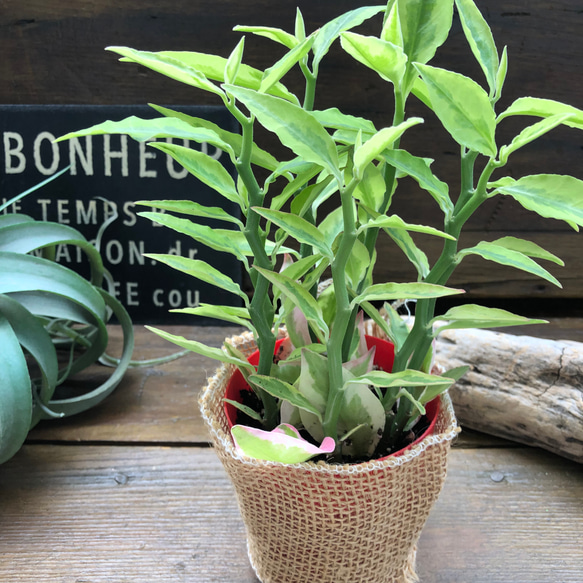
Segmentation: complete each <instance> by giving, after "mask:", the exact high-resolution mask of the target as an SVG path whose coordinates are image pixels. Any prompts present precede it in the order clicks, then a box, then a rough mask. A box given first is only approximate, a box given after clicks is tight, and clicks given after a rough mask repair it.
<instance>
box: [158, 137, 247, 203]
mask: <svg viewBox="0 0 583 583" xmlns="http://www.w3.org/2000/svg"><path fill="white" fill-rule="evenodd" d="M150 145H151V146H152V147H154V148H156V149H158V150H161V151H162V152H164V153H166V154H169V155H170V156H172V158H174V160H176V161H177V162H178V163H179V164H180V165H181V166H183V167H184V168H186V169H187V170H188V171H189V172H190V173H191V174H192V175H194V176H196V177H197V178H198V179H199V180H200V181H201V182H203V183H204V184H206V185H207V186H210V188H212V189H213V190H214V191H215V192H218V193H219V194H221V195H222V196H224V197H225V198H226V199H227V200H230V201H231V202H234V203H236V204H238V205H240V206H243V202H242V200H241V197H240V196H239V193H238V192H237V186H236V184H235V181H234V180H233V178H232V177H231V175H230V174H229V173H228V172H227V170H226V169H225V167H224V166H223V165H222V164H221V163H220V162H219V161H218V160H215V159H214V158H211V157H210V156H209V155H208V154H205V153H204V152H199V151H198V150H193V149H192V148H186V147H184V146H179V145H177V144H165V143H162V142H154V143H152V144H150Z"/></svg>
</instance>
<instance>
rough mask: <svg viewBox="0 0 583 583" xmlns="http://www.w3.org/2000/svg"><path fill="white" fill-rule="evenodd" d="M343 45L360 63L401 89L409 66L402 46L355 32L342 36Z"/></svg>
mask: <svg viewBox="0 0 583 583" xmlns="http://www.w3.org/2000/svg"><path fill="white" fill-rule="evenodd" d="M341 45H342V48H343V49H344V50H345V51H346V52H347V53H348V54H349V55H351V56H352V57H353V58H355V59H356V60H357V61H358V62H359V63H362V64H363V65H365V66H367V67H368V68H369V69H372V70H373V71H375V72H376V73H378V74H379V75H380V76H381V77H382V78H383V79H385V80H387V81H390V82H391V83H393V84H394V85H395V86H396V87H400V84H401V81H402V79H403V76H404V75H405V69H406V65H407V55H405V53H404V52H403V49H402V48H401V47H400V46H397V45H394V44H393V43H390V42H388V41H385V40H382V39H379V38H376V37H373V36H363V35H361V34H356V33H353V32H345V33H343V34H342V38H341Z"/></svg>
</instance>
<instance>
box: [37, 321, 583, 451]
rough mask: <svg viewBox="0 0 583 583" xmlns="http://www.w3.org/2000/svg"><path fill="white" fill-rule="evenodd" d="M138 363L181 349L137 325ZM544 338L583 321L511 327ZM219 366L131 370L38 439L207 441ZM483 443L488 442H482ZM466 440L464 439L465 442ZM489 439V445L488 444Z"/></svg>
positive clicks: (196, 335) (570, 334)
mask: <svg viewBox="0 0 583 583" xmlns="http://www.w3.org/2000/svg"><path fill="white" fill-rule="evenodd" d="M134 329H135V334H136V349H135V353H134V358H135V359H137V360H141V359H146V358H156V357H159V356H164V355H168V354H172V353H174V351H175V350H174V349H175V347H174V346H173V345H171V344H169V343H167V342H166V341H164V340H162V339H161V338H160V337H159V336H157V335H155V334H152V333H151V332H149V331H147V330H146V329H145V328H143V327H142V326H135V328H134ZM167 329H168V330H169V331H171V332H173V333H175V334H179V335H182V336H185V337H187V338H191V339H195V340H199V341H201V342H208V343H209V344H211V345H213V346H220V345H221V343H222V341H223V339H224V338H225V337H227V336H230V335H232V334H236V333H238V332H239V331H240V329H238V328H234V327H220V326H209V327H204V326H173V327H168V328H167ZM109 330H110V336H111V344H110V351H111V352H112V354H115V353H116V350H118V348H119V346H120V344H121V334H120V329H119V327H117V326H110V328H109ZM505 330H507V331H509V332H514V333H523V334H524V333H529V334H531V335H534V336H539V337H541V338H554V339H564V340H577V341H580V342H581V341H583V319H580V318H557V319H553V320H552V322H551V324H549V325H539V326H529V327H527V328H526V327H525V328H522V330H519V329H518V328H509V329H505ZM215 369H216V363H214V362H213V361H211V360H210V359H205V358H203V357H200V356H198V355H196V354H188V355H187V356H184V357H182V358H181V359H179V360H175V361H172V362H170V363H167V364H163V365H159V366H157V367H148V368H136V369H132V370H130V371H129V372H128V373H127V375H126V377H125V378H124V380H123V381H122V383H121V384H120V386H119V387H118V388H117V389H116V391H115V392H114V393H113V394H112V395H111V396H110V397H108V399H107V400H106V401H104V402H103V403H102V404H101V405H100V406H99V407H96V408H95V409H92V410H90V411H87V412H86V413H83V414H81V415H77V416H75V417H70V418H68V419H61V420H55V421H46V422H43V423H42V424H40V425H39V426H38V427H37V428H35V429H34V430H33V431H32V432H31V434H30V439H32V440H34V441H82V442H87V441H89V442H110V441H114V442H133V443H136V442H154V443H205V442H207V441H208V435H207V431H206V428H205V427H204V425H203V421H202V418H201V417H200V414H199V410H198V402H197V399H198V394H199V391H200V389H201V388H202V387H203V386H204V382H205V380H206V378H207V375H210V374H212V373H213V372H214V370H215ZM92 370H93V372H92V375H91V376H92V377H93V378H92V379H91V377H90V378H89V381H90V382H96V381H99V380H103V378H104V375H107V374H109V372H108V370H107V369H105V370H104V369H103V367H96V368H94V369H92ZM83 380H84V381H86V380H88V379H87V378H85V377H84V379H83ZM480 439H483V438H480ZM464 440H465V437H464V438H462V440H461V443H463V442H464ZM488 443H489V442H488V441H487V440H486V442H485V443H483V445H488Z"/></svg>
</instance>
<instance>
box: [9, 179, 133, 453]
mask: <svg viewBox="0 0 583 583" xmlns="http://www.w3.org/2000/svg"><path fill="white" fill-rule="evenodd" d="M66 171H68V168H65V169H64V170H62V171H60V172H58V173H56V174H54V175H53V176H52V177H51V178H48V179H47V180H45V181H43V182H41V183H40V184H37V185H36V186H34V187H32V188H30V189H28V190H27V191H26V192H23V193H22V194H20V195H17V196H15V197H14V198H12V199H10V200H8V201H7V202H5V203H3V204H2V205H0V213H3V212H5V211H6V210H7V209H8V207H10V206H11V205H12V204H13V203H15V202H16V201H17V200H20V199H21V198H22V197H24V196H26V195H28V194H30V193H31V192H33V191H34V190H36V189H37V188H40V187H42V186H44V185H45V184H46V183H47V182H49V181H50V180H54V179H56V178H57V177H58V176H60V175H61V174H63V173H64V172H66ZM59 245H73V246H75V247H77V248H78V249H80V250H81V251H83V252H84V253H85V255H86V257H87V259H88V263H89V268H90V275H89V277H88V278H87V279H86V278H84V277H82V276H81V275H79V274H78V273H77V272H75V271H73V270H72V269H69V268H68V267H65V266H64V265H61V264H59V263H58V262H57V261H56V260H55V258H56V255H57V253H56V249H57V247H58V246H59ZM0 272H1V273H2V277H1V278H0V346H1V347H2V355H1V356H0V381H1V382H0V463H4V462H5V461H7V460H8V459H10V458H11V457H12V456H13V455H14V454H15V453H16V452H17V451H18V450H19V449H20V447H21V446H22V444H23V443H24V441H25V439H26V436H27V435H28V432H29V431H30V429H31V428H33V427H34V426H35V425H36V424H37V423H38V422H39V421H40V420H42V419H55V418H60V417H65V416H68V415H75V414H77V413H81V412H83V411H86V410H87V409H90V408H91V407H94V406H95V405H97V404H99V403H101V402H102V401H103V399H105V398H106V397H107V396H108V395H109V394H110V393H111V392H112V391H113V390H114V389H115V388H116V387H117V385H118V384H119V382H120V381H121V379H122V378H123V375H124V374H125V371H126V370H127V368H128V366H129V365H130V361H131V356H132V352H133V346H134V331H133V327H132V321H131V319H130V317H129V315H128V313H127V311H126V310H125V308H124V307H123V305H122V304H121V303H120V302H119V301H118V300H117V299H116V298H115V297H114V296H112V295H110V294H109V293H108V292H107V291H106V290H105V289H104V288H103V287H102V283H103V280H104V276H105V275H107V273H106V270H105V268H104V266H103V261H102V259H101V255H100V254H99V251H98V249H97V248H96V247H95V246H94V245H93V244H92V243H91V242H89V241H88V240H87V239H86V238H85V237H84V236H83V235H82V234H81V233H80V232H78V231H77V230H76V229H73V228H72V227H70V226H69V225H61V224H59V223H53V222H50V221H37V220H34V219H33V218H32V217H30V216H28V215H25V214H22V213H12V214H9V213H6V214H1V215H0ZM112 315H115V317H116V318H117V321H118V323H119V324H120V326H121V329H122V333H123V350H122V355H121V357H120V359H112V358H111V357H108V356H107V355H106V354H105V351H106V349H107V344H108V338H109V336H108V331H107V327H106V324H107V323H108V321H109V319H110V317H111V316H112ZM104 359H105V360H107V361H108V362H107V364H110V365H111V366H113V367H114V370H113V372H112V374H111V375H110V376H109V378H108V379H107V380H106V381H104V382H103V383H101V384H100V385H99V386H97V387H92V388H89V390H87V391H85V392H83V393H81V394H76V393H71V392H70V391H67V381H68V380H69V379H70V378H71V377H73V376H74V375H76V374H77V373H79V372H81V371H83V370H85V369H86V368H87V367H89V366H90V365H92V364H94V363H96V362H98V361H100V362H102V361H103V360H104Z"/></svg>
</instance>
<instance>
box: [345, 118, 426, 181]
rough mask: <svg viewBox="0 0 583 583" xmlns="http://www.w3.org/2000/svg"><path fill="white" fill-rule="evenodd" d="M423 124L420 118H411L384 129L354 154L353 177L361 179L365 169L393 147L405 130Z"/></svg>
mask: <svg viewBox="0 0 583 583" xmlns="http://www.w3.org/2000/svg"><path fill="white" fill-rule="evenodd" d="M420 123H423V120H422V119H421V118H420V117H412V118H410V119H408V120H407V121H404V122H403V123H400V124H399V125H398V126H394V127H389V128H384V129H382V130H380V131H379V132H377V133H376V134H375V135H374V136H372V138H370V139H369V140H367V141H366V142H365V143H364V144H363V145H362V146H361V147H360V148H357V149H356V150H355V152H354V175H355V177H356V178H362V176H363V174H364V170H365V168H366V167H367V166H368V165H369V164H370V163H371V162H372V161H373V160H375V159H376V158H378V157H379V156H381V154H383V152H384V151H385V150H387V149H390V148H392V147H393V143H394V142H395V140H397V139H398V138H400V137H401V136H402V135H403V134H404V133H405V131H406V130H407V129H409V128H410V127H413V126H415V125H417V124H420Z"/></svg>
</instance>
